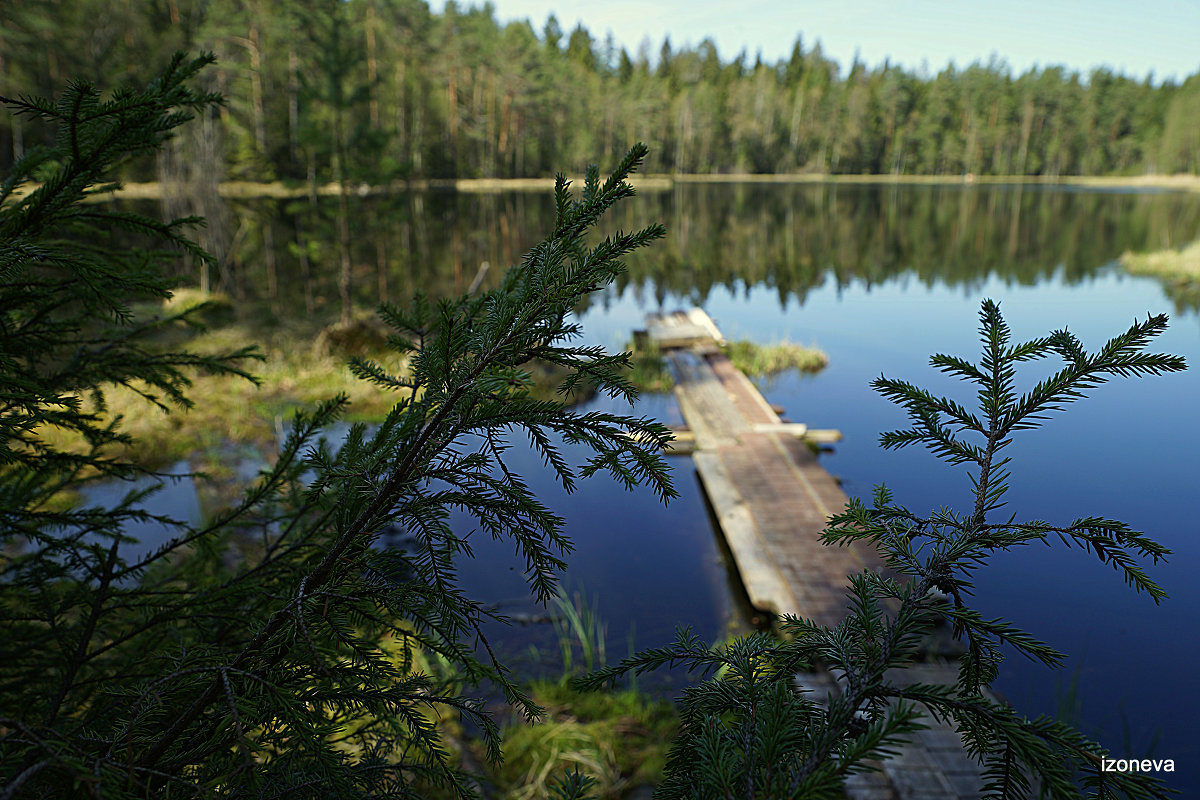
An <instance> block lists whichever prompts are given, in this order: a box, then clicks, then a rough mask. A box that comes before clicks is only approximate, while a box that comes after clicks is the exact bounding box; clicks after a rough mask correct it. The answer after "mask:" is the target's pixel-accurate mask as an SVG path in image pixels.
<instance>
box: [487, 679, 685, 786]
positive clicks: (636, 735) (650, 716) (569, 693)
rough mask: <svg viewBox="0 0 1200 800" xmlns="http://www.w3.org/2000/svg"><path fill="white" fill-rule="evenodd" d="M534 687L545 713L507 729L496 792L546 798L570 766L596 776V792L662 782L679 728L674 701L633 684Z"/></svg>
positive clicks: (496, 774) (495, 779)
mask: <svg viewBox="0 0 1200 800" xmlns="http://www.w3.org/2000/svg"><path fill="white" fill-rule="evenodd" d="M532 691H533V698H534V701H535V702H537V703H538V704H539V705H541V706H543V707H545V709H546V714H545V719H544V721H543V722H541V723H538V724H534V725H530V724H527V723H525V722H523V721H521V720H514V722H513V724H512V725H510V726H508V727H506V728H505V730H504V762H503V763H502V764H500V765H499V766H498V767H496V768H495V769H494V771H493V774H492V775H491V776H490V777H491V778H492V781H493V782H494V785H495V787H496V789H497V792H496V796H498V797H503V798H506V800H536V798H544V797H549V796H550V786H551V785H552V784H553V782H554V780H555V779H556V778H559V777H560V776H562V775H564V774H565V773H567V772H569V771H571V770H572V769H578V770H579V771H581V772H583V773H585V774H587V775H589V776H591V777H592V778H594V779H595V780H596V785H595V787H594V789H593V796H595V797H598V798H615V797H622V796H624V795H626V794H627V793H628V792H629V791H630V790H631V789H633V788H634V787H637V786H653V785H655V784H656V783H658V782H659V780H660V779H661V777H662V771H663V768H664V766H665V764H666V756H667V749H668V743H669V742H670V741H671V739H672V738H673V736H674V734H675V731H676V727H677V721H676V716H675V713H674V711H673V710H672V708H671V706H670V704H668V703H666V702H663V701H660V700H653V699H650V698H647V697H646V696H644V695H641V694H639V693H637V692H634V691H631V690H622V691H609V692H579V691H576V690H574V689H572V688H570V686H569V685H568V684H567V683H566V682H565V681H558V682H555V681H543V682H539V683H535V684H534V685H533V687H532Z"/></svg>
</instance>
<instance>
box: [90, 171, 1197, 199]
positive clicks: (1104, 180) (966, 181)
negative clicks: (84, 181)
mask: <svg viewBox="0 0 1200 800" xmlns="http://www.w3.org/2000/svg"><path fill="white" fill-rule="evenodd" d="M570 180H571V181H572V183H573V184H574V185H576V186H578V185H580V184H582V183H583V177H582V176H575V177H571V178H570ZM630 183H632V184H633V186H634V187H635V188H636V189H638V190H639V191H646V192H663V191H671V190H672V189H674V188H675V187H676V186H680V185H698V184H730V183H754V184H793V185H794V184H819V183H824V184H834V185H837V184H858V185H866V184H881V185H893V186H903V185H916V186H999V185H1011V186H1057V187H1079V188H1085V189H1111V190H1120V189H1162V190H1166V191H1180V192H1200V175H1186V174H1177V175H1126V176H1108V175H1066V176H1059V177H1054V178H1051V177H1046V176H1040V175H1035V176H1020V175H893V174H882V175H832V174H827V173H790V174H773V175H759V174H748V173H722V174H713V175H640V176H639V175H634V176H632V178H631V179H630ZM181 188H182V190H183V192H184V193H186V190H187V187H186V186H184V187H181ZM553 188H554V178H427V179H425V178H423V179H420V180H411V181H392V182H390V183H386V184H379V185H369V184H357V185H352V186H351V187H350V193H351V194H353V195H355V196H358V197H368V196H372V195H380V194H397V193H405V192H430V191H454V192H463V193H468V194H494V193H499V192H544V191H550V190H551V189H553ZM338 191H339V188H338V185H337V184H335V183H327V184H323V185H320V186H317V187H316V193H317V194H318V195H320V196H322V197H326V196H331V195H333V196H336V195H337V194H338ZM218 192H219V193H220V195H221V196H222V197H227V198H232V199H248V198H260V197H263V198H279V199H293V198H299V197H306V196H308V195H309V193H310V190H309V187H307V186H286V185H284V184H283V183H281V182H279V181H275V182H272V183H255V182H250V181H227V182H224V183H221V184H219V186H218ZM104 196H108V197H114V198H119V199H123V200H157V199H159V198H161V197H162V196H163V184H162V183H160V182H156V181H150V182H145V183H127V184H124V185H122V187H121V188H120V189H118V190H117V191H115V192H106V193H104V195H95V196H94V197H95V199H104Z"/></svg>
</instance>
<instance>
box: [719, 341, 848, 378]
mask: <svg viewBox="0 0 1200 800" xmlns="http://www.w3.org/2000/svg"><path fill="white" fill-rule="evenodd" d="M725 354H726V355H727V356H729V360H730V361H732V362H733V365H734V366H735V367H737V368H738V369H740V370H741V371H742V372H744V373H746V375H748V376H749V377H752V378H763V377H766V376H768V375H774V374H776V373H779V372H783V371H784V370H788V369H797V370H800V371H801V372H820V371H821V370H823V369H824V368H825V367H826V366H827V365H828V364H829V357H828V356H826V355H825V354H824V353H822V352H821V351H820V350H817V349H816V348H813V347H805V346H804V345H799V344H795V343H794V342H788V341H782V342H778V343H777V344H770V345H759V344H755V343H754V342H751V341H747V340H744V339H743V340H741V341H737V342H730V343H729V344H728V345H726V347H725Z"/></svg>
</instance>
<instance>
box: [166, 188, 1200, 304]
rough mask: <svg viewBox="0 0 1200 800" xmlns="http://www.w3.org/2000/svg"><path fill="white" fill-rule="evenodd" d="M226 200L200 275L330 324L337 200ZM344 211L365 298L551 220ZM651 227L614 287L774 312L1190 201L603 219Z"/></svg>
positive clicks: (1153, 228) (770, 198)
mask: <svg viewBox="0 0 1200 800" xmlns="http://www.w3.org/2000/svg"><path fill="white" fill-rule="evenodd" d="M231 204H232V206H233V210H234V211H235V212H236V215H237V218H238V223H237V226H236V230H235V234H236V235H233V234H231V240H230V242H229V247H228V248H226V252H225V255H224V258H223V259H222V262H221V266H220V268H219V269H218V270H217V272H216V273H214V274H213V275H210V278H212V280H213V282H214V283H215V284H218V288H221V289H222V290H223V291H224V292H225V293H227V294H228V295H229V296H231V297H233V298H234V299H236V300H239V301H240V303H239V306H240V308H241V310H242V313H243V315H244V316H245V317H247V318H252V317H255V316H259V315H261V314H262V313H274V314H275V315H297V314H300V313H303V314H304V315H306V316H309V317H312V318H313V319H314V320H315V321H329V320H332V319H334V318H335V317H336V316H337V314H338V312H339V308H338V292H337V287H336V276H337V270H338V253H337V245H336V237H335V235H334V230H335V229H334V211H335V207H336V203H335V199H334V198H315V199H314V200H311V201H310V200H287V201H283V200H269V199H260V200H237V201H231ZM352 205H353V207H352V209H351V216H352V227H353V230H354V236H353V241H352V243H351V249H352V252H351V256H352V263H353V265H354V279H353V294H354V300H355V302H356V303H357V304H358V305H360V306H361V307H362V308H372V307H374V306H375V304H376V303H378V302H379V301H380V300H400V299H403V298H406V297H408V296H409V295H411V293H412V292H413V291H414V290H416V289H422V290H425V291H428V292H431V293H434V294H448V293H457V292H462V291H464V290H465V289H466V288H467V287H468V286H469V285H470V284H471V282H472V279H473V278H474V277H475V276H476V274H477V271H478V268H479V266H480V264H482V263H483V262H488V263H489V264H490V265H491V266H492V267H498V269H492V270H491V271H490V272H489V274H488V275H486V276H485V278H484V284H485V286H488V285H495V282H496V280H497V279H498V276H499V274H500V273H501V272H502V269H503V267H505V266H507V265H509V264H514V263H517V262H519V261H520V259H521V257H522V256H523V254H524V253H525V252H526V251H527V250H528V249H529V248H530V247H531V246H532V245H533V244H535V243H536V242H537V241H539V240H540V239H541V237H542V236H543V235H544V234H545V233H546V232H548V231H549V230H550V229H551V227H552V225H553V204H552V199H551V198H550V196H549V194H548V193H534V194H529V193H520V192H516V193H498V194H458V193H453V192H428V193H414V194H401V195H394V196H383V197H379V196H376V197H355V198H352ZM650 222H664V223H665V224H666V225H667V229H668V236H667V239H666V240H665V241H664V242H660V243H658V244H656V245H655V246H654V247H652V248H650V249H648V250H644V251H641V252H638V253H635V254H634V255H632V256H631V257H630V258H629V259H628V266H629V274H628V276H627V277H626V278H624V279H623V280H622V282H621V284H620V285H619V287H618V289H622V290H623V289H624V288H626V287H633V288H634V289H635V291H637V292H639V293H642V294H644V295H646V296H647V297H649V298H652V299H653V300H654V301H661V300H662V299H663V298H665V297H666V296H668V295H676V296H680V297H685V298H689V299H691V300H693V301H695V302H696V303H698V304H703V303H704V302H705V301H706V300H707V298H708V297H709V295H710V294H711V293H712V291H713V290H714V288H716V287H723V288H725V289H729V290H737V289H738V287H747V286H764V287H769V288H771V289H772V291H773V292H774V293H775V294H777V296H778V298H779V301H780V304H781V305H785V304H786V303H787V302H788V301H789V300H796V301H801V302H802V301H803V300H804V298H805V297H806V296H807V295H808V293H809V292H811V291H812V290H814V289H816V288H817V287H820V286H821V285H822V284H823V283H824V282H825V279H826V276H827V275H832V276H833V277H834V280H835V281H836V283H837V285H839V286H842V287H845V286H849V285H850V284H852V283H855V282H859V283H863V284H865V285H867V286H871V285H874V284H877V283H879V282H881V281H886V280H891V279H894V278H897V277H899V276H912V277H913V278H915V279H916V280H918V281H919V282H920V283H922V284H924V285H926V286H932V285H935V284H941V285H948V286H961V287H964V288H969V287H974V286H978V285H979V284H980V283H981V282H982V281H983V280H984V279H986V278H988V277H994V278H1000V279H1001V280H1003V281H1004V282H1005V283H1012V284H1019V285H1026V286H1029V285H1033V284H1035V283H1037V282H1038V281H1042V280H1045V279H1047V278H1049V277H1050V276H1052V275H1054V274H1056V273H1061V279H1062V280H1063V281H1065V282H1066V283H1067V284H1074V283H1076V282H1078V281H1081V280H1085V279H1087V278H1090V277H1092V276H1094V275H1095V274H1096V273H1097V271H1099V270H1102V269H1104V268H1105V265H1107V264H1110V263H1111V262H1112V261H1113V260H1114V259H1116V258H1118V257H1119V256H1120V255H1121V253H1123V252H1124V251H1126V250H1141V249H1158V248H1162V247H1172V246H1179V245H1181V244H1184V243H1186V242H1188V241H1190V240H1191V239H1193V238H1195V237H1196V235H1197V233H1198V232H1200V203H1197V202H1196V199H1195V197H1194V196H1193V195H1189V194H1186V193H1177V192H1165V191H1141V192H1112V191H1099V190H1090V189H1077V188H1076V189H1062V188H1056V187H1041V186H1021V185H1012V186H969V187H966V186H950V185H947V186H929V185H845V184H840V185H838V184H800V185H746V184H732V185H729V184H723V185H682V186H678V187H676V188H675V189H673V190H671V191H667V192H648V193H645V194H643V195H641V196H639V197H638V198H636V199H635V200H633V201H632V202H629V203H626V204H624V205H623V206H621V207H619V208H618V209H616V211H615V212H614V216H613V217H612V218H610V219H609V220H608V223H607V224H608V228H609V229H610V230H615V229H622V230H631V229H634V228H638V227H641V226H643V225H645V224H648V223H650ZM268 244H270V245H273V246H274V247H273V249H271V250H270V252H269V253H268V248H267V245H268ZM190 269H192V270H196V269H198V267H197V266H195V265H193V266H192V267H191V268H190ZM180 278H181V279H184V280H190V281H193V282H196V280H197V278H198V276H197V275H196V274H190V273H189V274H185V275H181V276H180ZM1186 302H1192V301H1191V300H1187V301H1186ZM264 307H265V308H264ZM301 310H303V311H302V312H301Z"/></svg>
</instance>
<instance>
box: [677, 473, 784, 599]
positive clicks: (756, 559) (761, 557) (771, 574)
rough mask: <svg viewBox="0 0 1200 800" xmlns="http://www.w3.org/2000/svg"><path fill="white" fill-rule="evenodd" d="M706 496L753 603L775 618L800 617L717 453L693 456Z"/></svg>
mask: <svg viewBox="0 0 1200 800" xmlns="http://www.w3.org/2000/svg"><path fill="white" fill-rule="evenodd" d="M692 461H694V462H695V464H696V472H697V473H699V475H700V481H701V482H702V483H703V484H704V492H705V494H706V495H708V500H709V502H710V503H712V507H713V513H714V514H716V517H717V521H718V522H719V523H720V525H721V531H722V532H723V533H724V534H725V541H726V543H727V544H728V545H729V550H730V552H731V553H732V554H733V558H734V561H735V562H736V566H737V570H738V574H739V575H741V577H742V585H743V586H745V588H746V594H747V595H748V596H749V598H750V603H751V604H752V605H753V606H754V607H755V608H761V609H764V610H767V611H771V612H773V613H775V614H798V613H800V604H799V603H798V602H796V598H795V596H794V595H793V594H792V591H791V589H790V588H788V586H787V584H786V583H785V582H784V580H783V577H782V576H781V575H780V574H779V570H778V569H776V567H775V564H773V563H772V562H771V560H770V558H769V556H768V548H767V546H766V543H765V542H763V540H762V537H761V535H760V534H759V530H758V526H757V525H756V524H755V522H754V515H753V514H752V513H751V512H750V508H749V506H748V505H747V504H746V501H745V499H744V498H743V497H742V495H741V493H740V492H739V491H738V490H737V487H736V486H735V485H734V482H733V478H732V477H731V476H730V474H729V470H728V469H727V468H726V467H725V463H724V462H723V461H722V459H721V457H720V456H719V455H717V454H716V453H711V452H704V451H699V452H696V453H693V454H692Z"/></svg>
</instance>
